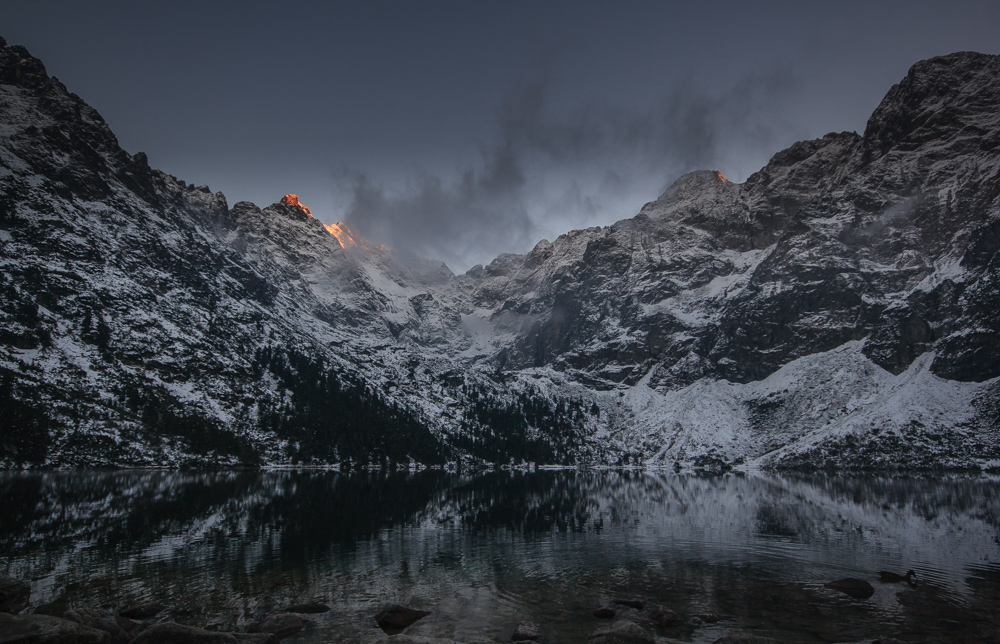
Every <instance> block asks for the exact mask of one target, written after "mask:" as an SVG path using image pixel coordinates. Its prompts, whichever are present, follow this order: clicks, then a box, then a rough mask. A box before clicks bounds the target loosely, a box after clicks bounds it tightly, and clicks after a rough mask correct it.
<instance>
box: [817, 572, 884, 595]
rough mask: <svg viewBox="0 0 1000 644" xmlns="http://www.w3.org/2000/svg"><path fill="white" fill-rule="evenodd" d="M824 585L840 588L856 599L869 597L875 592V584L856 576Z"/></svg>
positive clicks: (835, 588)
mask: <svg viewBox="0 0 1000 644" xmlns="http://www.w3.org/2000/svg"><path fill="white" fill-rule="evenodd" d="M824 586H825V587H826V588H830V589H832V590H839V591H840V592H842V593H844V594H847V595H850V596H851V597H854V598H855V599H868V598H869V597H871V596H872V595H874V594H875V588H874V586H872V585H871V584H869V583H868V582H867V581H865V580H864V579H856V578H854V577H846V578H844V579H836V580H834V581H831V582H830V583H828V584H824Z"/></svg>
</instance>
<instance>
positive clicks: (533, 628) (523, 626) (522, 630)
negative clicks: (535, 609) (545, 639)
mask: <svg viewBox="0 0 1000 644" xmlns="http://www.w3.org/2000/svg"><path fill="white" fill-rule="evenodd" d="M540 636H541V629H539V628H538V625H537V624H534V623H532V622H521V623H520V624H518V625H517V628H515V629H514V634H513V635H511V636H510V641H512V642H525V641H534V640H537V639H538V638H539V637H540Z"/></svg>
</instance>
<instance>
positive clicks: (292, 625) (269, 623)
mask: <svg viewBox="0 0 1000 644" xmlns="http://www.w3.org/2000/svg"><path fill="white" fill-rule="evenodd" d="M305 625H306V623H305V621H304V620H303V619H302V618H301V617H299V616H298V615H293V614H291V613H278V614H277V615H268V616H267V617H265V618H264V619H262V620H260V621H259V622H257V623H256V624H254V625H253V626H251V627H250V628H249V629H248V630H249V631H250V632H251V633H272V634H274V636H275V637H277V638H278V639H285V638H286V637H290V636H292V635H295V634H296V633H298V632H299V631H301V630H302V629H303V628H305Z"/></svg>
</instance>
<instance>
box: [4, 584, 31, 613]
mask: <svg viewBox="0 0 1000 644" xmlns="http://www.w3.org/2000/svg"><path fill="white" fill-rule="evenodd" d="M30 597H31V588H30V587H29V586H28V584H26V583H24V582H23V581H18V580H16V579H14V578H13V577H4V576H0V612H2V613H12V614H17V613H20V612H21V611H22V610H24V609H25V608H27V607H28V601H29V598H30Z"/></svg>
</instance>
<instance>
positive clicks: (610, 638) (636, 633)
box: [587, 619, 656, 644]
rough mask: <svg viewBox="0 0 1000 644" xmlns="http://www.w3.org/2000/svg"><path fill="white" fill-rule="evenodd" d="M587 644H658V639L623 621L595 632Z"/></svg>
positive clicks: (639, 627)
mask: <svg viewBox="0 0 1000 644" xmlns="http://www.w3.org/2000/svg"><path fill="white" fill-rule="evenodd" d="M587 644H656V639H655V638H654V637H653V636H652V635H650V634H649V633H647V632H646V631H645V630H643V628H642V627H641V626H639V625H638V624H636V623H635V622H630V621H628V620H624V619H622V620H618V621H617V622H613V623H612V624H611V625H610V626H605V627H603V628H599V629H597V630H596V631H594V633H593V634H592V635H591V636H590V637H589V638H587Z"/></svg>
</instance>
